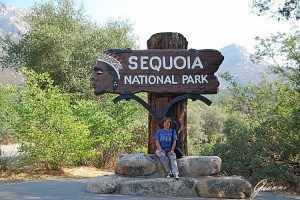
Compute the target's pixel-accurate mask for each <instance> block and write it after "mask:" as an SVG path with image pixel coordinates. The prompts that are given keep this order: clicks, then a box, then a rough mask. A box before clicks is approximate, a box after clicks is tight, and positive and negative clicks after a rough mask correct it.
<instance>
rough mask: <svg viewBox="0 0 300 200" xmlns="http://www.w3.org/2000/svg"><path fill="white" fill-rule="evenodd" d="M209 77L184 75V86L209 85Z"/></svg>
mask: <svg viewBox="0 0 300 200" xmlns="http://www.w3.org/2000/svg"><path fill="white" fill-rule="evenodd" d="M206 78H207V75H195V76H192V75H182V84H197V83H208V81H207V80H206Z"/></svg>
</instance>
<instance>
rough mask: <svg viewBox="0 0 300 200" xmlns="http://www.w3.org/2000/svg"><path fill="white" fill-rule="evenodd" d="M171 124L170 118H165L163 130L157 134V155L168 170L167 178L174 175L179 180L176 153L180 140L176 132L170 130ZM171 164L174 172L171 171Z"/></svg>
mask: <svg viewBox="0 0 300 200" xmlns="http://www.w3.org/2000/svg"><path fill="white" fill-rule="evenodd" d="M171 122H172V121H171V119H170V118H169V117H165V118H163V120H162V125H163V128H162V129H159V130H158V131H157V132H156V134H155V145H156V147H157V149H156V151H155V154H156V155H157V156H158V158H159V160H160V161H161V163H162V165H163V167H164V169H165V170H166V173H167V178H170V177H171V176H172V175H173V176H174V177H175V178H176V179H179V172H178V167H177V160H176V154H175V153H174V149H175V146H176V142H177V140H178V138H177V134H176V131H175V130H174V129H171V128H170V125H171ZM170 163H171V168H172V170H171V169H170Z"/></svg>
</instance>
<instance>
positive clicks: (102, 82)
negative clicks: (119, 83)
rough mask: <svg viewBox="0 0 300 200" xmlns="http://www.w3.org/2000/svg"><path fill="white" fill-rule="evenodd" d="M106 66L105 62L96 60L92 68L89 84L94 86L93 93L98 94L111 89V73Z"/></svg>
mask: <svg viewBox="0 0 300 200" xmlns="http://www.w3.org/2000/svg"><path fill="white" fill-rule="evenodd" d="M107 68H108V66H107V65H106V64H105V63H102V62H97V64H96V66H95V67H94V69H93V70H92V75H91V79H90V80H91V84H92V87H93V88H94V94H95V95H100V94H103V93H105V91H107V90H112V80H113V78H112V75H111V74H110V73H109V72H108V70H107Z"/></svg>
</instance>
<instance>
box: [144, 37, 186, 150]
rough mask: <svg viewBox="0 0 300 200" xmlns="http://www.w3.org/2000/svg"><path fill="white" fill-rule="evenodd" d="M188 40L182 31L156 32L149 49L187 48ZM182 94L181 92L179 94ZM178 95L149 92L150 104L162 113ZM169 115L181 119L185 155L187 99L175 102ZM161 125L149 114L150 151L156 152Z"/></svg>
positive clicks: (182, 145)
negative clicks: (157, 133) (156, 137)
mask: <svg viewBox="0 0 300 200" xmlns="http://www.w3.org/2000/svg"><path fill="white" fill-rule="evenodd" d="M187 45H188V42H187V40H186V39H185V37H184V36H183V35H181V34H180V33H170V32H167V33H156V34H154V35H152V36H151V37H150V39H149V40H148V41H147V47H148V49H187ZM178 95H180V94H178ZM178 95H168V94H157V93H148V104H149V105H150V106H151V107H152V108H153V110H154V111H155V112H156V113H158V114H160V113H161V112H162V110H163V108H164V106H165V105H166V104H167V103H168V102H169V101H170V100H172V99H173V98H175V97H176V96H178ZM168 117H170V118H175V119H177V120H178V121H179V130H176V131H177V135H178V140H179V147H180V148H181V150H182V151H183V153H184V155H188V150H187V101H186V100H184V101H181V102H178V103H177V104H175V105H174V106H173V107H172V108H171V109H170V112H169V113H168ZM159 128H160V125H159V124H158V123H156V122H155V120H154V118H153V117H152V116H151V115H149V116H148V153H155V150H156V147H155V139H154V136H155V133H156V131H157V130H158V129H159Z"/></svg>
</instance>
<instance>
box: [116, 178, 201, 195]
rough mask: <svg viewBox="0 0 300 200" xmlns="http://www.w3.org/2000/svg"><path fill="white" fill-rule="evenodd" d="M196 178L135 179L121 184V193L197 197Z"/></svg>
mask: <svg viewBox="0 0 300 200" xmlns="http://www.w3.org/2000/svg"><path fill="white" fill-rule="evenodd" d="M196 184H197V180H196V179H194V178H189V177H185V178H181V179H180V180H176V179H174V178H151V179H138V180H137V179H135V180H130V181H126V182H123V183H122V184H121V185H120V187H121V188H120V194H126V195H135V196H156V197H197V194H196V192H195V185H196Z"/></svg>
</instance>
